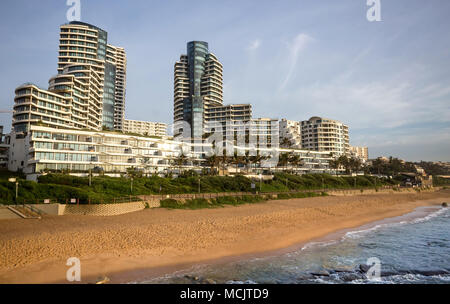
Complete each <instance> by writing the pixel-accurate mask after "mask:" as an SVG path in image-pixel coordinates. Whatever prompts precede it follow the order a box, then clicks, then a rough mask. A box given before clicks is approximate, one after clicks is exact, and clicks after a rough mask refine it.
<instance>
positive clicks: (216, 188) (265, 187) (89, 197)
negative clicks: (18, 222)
mask: <svg viewBox="0 0 450 304" xmlns="http://www.w3.org/2000/svg"><path fill="white" fill-rule="evenodd" d="M8 174H9V173H8ZM8 174H6V173H3V174H0V204H11V203H15V185H14V183H11V182H9V181H8V177H11V174H9V175H8ZM17 177H19V179H18V181H19V196H18V197H19V199H18V203H23V202H27V203H33V202H37V200H43V199H54V200H55V201H57V202H59V203H65V202H66V201H67V200H69V199H71V198H77V199H79V202H80V204H87V203H88V202H90V203H91V204H98V203H114V202H119V201H120V200H119V198H124V197H129V196H130V195H132V196H137V195H151V194H189V193H191V194H193V193H198V191H199V184H200V191H201V192H202V193H224V192H250V191H252V189H251V184H252V183H254V184H255V185H256V190H258V191H259V187H261V192H262V193H264V192H288V191H299V192H301V191H304V190H322V189H324V190H326V189H350V188H363V187H373V188H375V187H379V186H382V185H391V184H393V183H394V182H393V181H390V180H382V179H379V178H375V177H370V176H357V177H336V176H332V175H329V174H305V175H292V174H285V173H277V174H275V176H274V179H273V180H270V181H262V182H261V183H260V181H259V180H254V181H252V180H251V179H248V178H246V177H244V176H241V175H238V176H234V177H231V176H196V175H191V176H188V175H187V174H186V175H183V176H182V177H179V178H173V179H172V178H163V177H159V176H152V177H140V176H134V177H133V180H131V179H130V178H128V177H119V178H115V177H108V176H99V177H93V178H92V182H91V186H89V178H88V177H76V176H71V175H64V174H48V175H43V176H41V177H39V182H38V183H36V182H32V181H26V180H24V179H23V176H20V175H17ZM131 183H133V186H132V188H133V191H131ZM251 197H252V198H253V197H254V196H251ZM221 199H222V198H221ZM241 202H244V203H251V199H250V197H244V198H241V199H240V200H239V201H234V200H233V199H229V201H226V199H224V201H219V202H217V204H240V203H241ZM202 204H204V202H201V201H194V202H192V203H191V204H190V205H192V206H199V205H202Z"/></svg>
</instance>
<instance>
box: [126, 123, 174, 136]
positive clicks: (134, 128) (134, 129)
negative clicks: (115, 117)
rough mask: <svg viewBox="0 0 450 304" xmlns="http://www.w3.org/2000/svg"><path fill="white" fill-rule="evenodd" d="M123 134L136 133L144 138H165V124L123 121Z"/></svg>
mask: <svg viewBox="0 0 450 304" xmlns="http://www.w3.org/2000/svg"><path fill="white" fill-rule="evenodd" d="M122 129H123V132H124V133H136V134H141V135H145V136H158V137H164V136H167V124H165V123H162V122H149V121H140V120H130V119H125V120H124V121H123V128H122Z"/></svg>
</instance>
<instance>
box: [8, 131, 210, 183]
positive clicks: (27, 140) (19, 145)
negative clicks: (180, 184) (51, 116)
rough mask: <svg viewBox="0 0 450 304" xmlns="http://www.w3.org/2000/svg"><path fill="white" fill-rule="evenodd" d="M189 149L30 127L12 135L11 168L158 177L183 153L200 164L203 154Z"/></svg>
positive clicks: (144, 140)
mask: <svg viewBox="0 0 450 304" xmlns="http://www.w3.org/2000/svg"><path fill="white" fill-rule="evenodd" d="M190 150H191V149H190V147H188V146H186V145H185V144H184V143H180V142H176V141H172V140H168V139H158V138H150V137H139V136H130V135H125V134H120V133H114V132H97V131H80V130H70V129H55V128H49V127H43V126H36V125H31V127H30V132H27V133H26V135H25V134H24V133H12V134H11V149H10V153H9V163H8V169H9V170H10V171H18V170H22V171H23V172H24V173H25V174H28V175H29V174H31V175H37V174H42V173H43V172H45V171H61V170H68V171H70V172H71V173H86V172H88V171H89V170H90V169H91V170H92V169H94V170H99V171H102V172H104V173H105V174H106V173H108V174H119V173H122V174H123V173H126V172H127V169H128V168H132V167H134V168H137V169H138V170H140V171H142V172H143V173H146V174H159V173H164V172H166V171H167V170H168V168H170V167H171V166H172V161H173V160H174V159H175V158H176V157H177V156H178V155H180V153H181V151H183V153H184V154H185V155H187V156H189V157H190V158H191V159H192V160H198V161H201V159H200V157H201V154H195V152H191V151H190ZM186 151H187V152H186Z"/></svg>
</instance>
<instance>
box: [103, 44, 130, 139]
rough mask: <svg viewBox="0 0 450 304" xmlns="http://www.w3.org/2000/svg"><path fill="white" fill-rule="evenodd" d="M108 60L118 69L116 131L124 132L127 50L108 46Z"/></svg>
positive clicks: (116, 82)
mask: <svg viewBox="0 0 450 304" xmlns="http://www.w3.org/2000/svg"><path fill="white" fill-rule="evenodd" d="M106 60H107V61H108V62H109V63H111V64H113V65H114V66H115V67H116V77H115V96H114V130H116V131H123V123H124V119H125V118H124V117H125V97H126V84H127V55H126V53H125V49H124V48H122V47H117V46H113V45H110V44H108V45H107V50H106Z"/></svg>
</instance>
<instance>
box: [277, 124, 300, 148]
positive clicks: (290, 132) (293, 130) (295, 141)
mask: <svg viewBox="0 0 450 304" xmlns="http://www.w3.org/2000/svg"><path fill="white" fill-rule="evenodd" d="M286 141H288V142H289V145H287V146H286V145H285V144H284V142H286ZM280 145H281V146H283V147H284V148H297V149H301V148H302V124H301V122H299V121H293V120H287V119H282V120H281V121H280Z"/></svg>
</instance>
